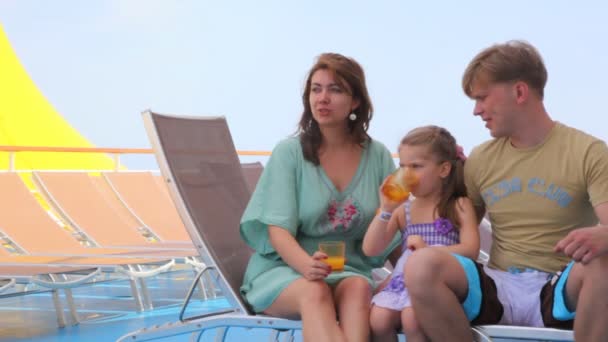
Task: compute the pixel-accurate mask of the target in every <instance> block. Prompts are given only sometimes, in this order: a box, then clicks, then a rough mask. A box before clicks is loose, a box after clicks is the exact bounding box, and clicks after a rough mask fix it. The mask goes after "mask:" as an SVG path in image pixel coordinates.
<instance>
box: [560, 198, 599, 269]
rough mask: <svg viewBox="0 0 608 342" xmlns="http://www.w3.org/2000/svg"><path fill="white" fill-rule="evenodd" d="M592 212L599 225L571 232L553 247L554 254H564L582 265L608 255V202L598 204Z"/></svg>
mask: <svg viewBox="0 0 608 342" xmlns="http://www.w3.org/2000/svg"><path fill="white" fill-rule="evenodd" d="M594 210H595V214H596V215H597V217H598V218H599V221H600V224H599V225H597V226H593V227H583V228H578V229H575V230H573V231H571V232H570V233H568V235H566V237H565V238H563V239H561V240H560V241H559V242H558V243H557V244H556V245H555V248H554V251H555V252H558V253H564V254H565V255H567V256H569V257H571V258H572V259H573V260H575V261H580V262H582V263H583V264H586V263H588V262H589V261H591V260H592V259H593V258H595V257H596V256H599V255H603V254H606V253H608V202H605V203H602V204H599V205H598V206H596V207H595V208H594Z"/></svg>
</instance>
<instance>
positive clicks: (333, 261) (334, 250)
mask: <svg viewBox="0 0 608 342" xmlns="http://www.w3.org/2000/svg"><path fill="white" fill-rule="evenodd" d="M319 250H320V251H321V252H323V253H325V254H327V259H325V260H323V262H324V263H326V264H328V265H329V266H331V271H332V272H342V271H344V241H324V242H320V243H319Z"/></svg>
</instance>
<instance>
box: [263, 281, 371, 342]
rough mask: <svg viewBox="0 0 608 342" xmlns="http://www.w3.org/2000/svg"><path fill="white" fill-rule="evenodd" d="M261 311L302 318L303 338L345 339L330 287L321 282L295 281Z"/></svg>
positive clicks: (322, 341)
mask: <svg viewBox="0 0 608 342" xmlns="http://www.w3.org/2000/svg"><path fill="white" fill-rule="evenodd" d="M264 313H265V314H267V315H271V316H276V317H284V318H290V319H300V318H301V319H302V335H303V337H304V341H309V342H310V341H314V342H334V341H336V342H345V341H346V338H345V337H344V334H343V333H342V331H341V330H340V327H339V326H338V324H337V323H336V310H335V305H334V299H333V296H332V289H331V288H330V287H329V285H327V284H326V283H325V282H324V281H321V280H316V281H310V280H306V279H304V278H301V279H298V280H296V281H294V282H293V283H291V284H290V285H289V286H288V287H287V288H286V289H285V290H283V292H281V294H280V295H279V297H278V298H277V299H276V300H275V301H274V302H273V303H272V305H271V306H270V307H269V308H268V309H266V311H264ZM366 320H367V319H366Z"/></svg>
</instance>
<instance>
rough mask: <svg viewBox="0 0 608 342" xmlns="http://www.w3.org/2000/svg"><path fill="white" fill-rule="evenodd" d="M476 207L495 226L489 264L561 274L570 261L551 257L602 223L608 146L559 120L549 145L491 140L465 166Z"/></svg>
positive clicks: (607, 181)
mask: <svg viewBox="0 0 608 342" xmlns="http://www.w3.org/2000/svg"><path fill="white" fill-rule="evenodd" d="M465 180H466V184H467V189H468V193H469V196H470V197H471V199H472V201H473V204H474V205H475V206H485V209H486V212H487V213H488V215H489V219H490V222H491V223H492V241H493V242H492V248H491V251H490V262H489V266H490V267H493V268H498V269H502V270H507V269H508V268H509V267H524V268H525V267H528V268H534V269H538V270H543V271H546V272H556V271H558V270H560V269H561V268H562V267H563V266H564V265H565V264H566V263H567V262H568V261H569V259H568V257H566V256H564V255H563V254H556V253H554V252H553V247H554V246H555V244H556V243H557V242H558V241H559V240H560V239H562V238H563V237H565V236H566V235H567V234H568V233H569V232H570V231H571V230H573V229H575V228H580V227H586V226H592V225H595V224H597V223H598V219H597V217H596V215H595V212H594V209H593V208H594V207H595V206H597V205H598V204H601V203H603V202H606V201H608V148H607V147H606V144H605V142H603V141H601V140H599V139H597V138H595V137H592V136H590V135H588V134H586V133H584V132H581V131H579V130H577V129H574V128H571V127H568V126H565V125H563V124H561V123H559V122H556V124H555V125H554V127H553V128H552V130H551V132H550V133H549V134H548V136H547V137H546V138H545V140H544V141H543V142H542V143H540V144H539V145H537V146H534V147H530V148H515V147H513V146H512V145H511V143H510V141H509V139H508V138H499V139H493V140H491V141H488V142H486V143H484V144H482V145H480V146H478V147H476V148H475V149H474V150H473V151H472V152H471V155H470V157H469V158H468V159H467V162H466V163H465Z"/></svg>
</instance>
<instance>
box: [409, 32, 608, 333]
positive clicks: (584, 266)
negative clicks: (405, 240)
mask: <svg viewBox="0 0 608 342" xmlns="http://www.w3.org/2000/svg"><path fill="white" fill-rule="evenodd" d="M546 81H547V71H546V69H545V66H544V63H543V61H542V58H541V56H540V55H539V53H538V51H537V50H536V49H535V48H534V47H533V46H531V45H530V44H528V43H527V42H523V41H509V42H507V43H504V44H497V45H494V46H491V47H489V48H487V49H485V50H483V51H481V52H480V53H479V54H478V55H477V56H476V57H475V58H474V59H473V60H472V61H471V62H470V64H469V66H468V67H467V69H466V71H465V73H464V76H463V80H462V86H463V90H464V92H465V93H466V95H467V96H469V97H470V98H471V99H473V100H474V101H475V107H474V115H476V116H479V117H480V118H481V119H482V120H483V121H484V123H485V126H486V128H487V129H488V130H489V131H490V134H491V135H492V137H493V138H494V139H492V140H490V141H488V142H486V143H484V144H482V145H480V146H478V147H476V148H475V149H474V150H473V152H472V153H471V155H470V157H469V159H468V160H467V162H466V164H465V179H466V183H467V187H468V193H469V196H470V197H471V200H472V201H473V204H474V205H475V207H476V209H477V210H478V214H479V217H480V218H481V217H483V215H484V213H486V212H487V213H488V215H489V219H490V221H491V223H492V241H493V243H492V249H491V252H490V262H489V263H488V265H487V266H485V267H484V266H481V265H479V264H477V263H474V262H473V261H472V260H470V259H466V258H464V257H461V256H457V255H451V254H449V253H445V252H442V251H440V250H438V249H434V248H425V249H422V250H420V251H418V252H417V253H415V254H414V255H412V256H411V257H410V260H409V263H408V265H407V266H406V268H405V269H406V275H405V279H406V280H407V285H408V288H409V289H410V293H411V297H412V304H413V307H414V312H415V313H416V316H417V318H418V321H419V322H420V325H421V327H422V330H423V331H424V333H425V334H426V335H427V336H428V337H429V338H431V340H433V341H471V339H472V336H471V332H470V329H469V324H468V323H467V321H471V323H472V324H495V323H500V324H513V325H525V326H535V327H542V326H545V327H556V328H572V326H574V331H575V338H576V341H605V340H607V339H608V315H606V310H607V309H608V227H607V226H606V225H607V224H608V148H607V147H606V144H605V143H604V142H603V141H601V140H599V139H596V138H594V137H592V136H590V135H588V134H585V133H583V132H581V131H578V130H576V129H574V128H570V127H568V126H566V125H564V124H562V123H559V122H556V121H553V120H552V119H551V118H550V117H549V114H548V113H547V111H546V109H545V107H544V105H543V95H544V87H545V84H546ZM564 267H565V268H564ZM575 312H576V314H575ZM575 316H576V320H575V321H574V317H575Z"/></svg>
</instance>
